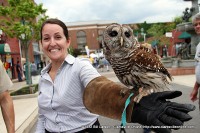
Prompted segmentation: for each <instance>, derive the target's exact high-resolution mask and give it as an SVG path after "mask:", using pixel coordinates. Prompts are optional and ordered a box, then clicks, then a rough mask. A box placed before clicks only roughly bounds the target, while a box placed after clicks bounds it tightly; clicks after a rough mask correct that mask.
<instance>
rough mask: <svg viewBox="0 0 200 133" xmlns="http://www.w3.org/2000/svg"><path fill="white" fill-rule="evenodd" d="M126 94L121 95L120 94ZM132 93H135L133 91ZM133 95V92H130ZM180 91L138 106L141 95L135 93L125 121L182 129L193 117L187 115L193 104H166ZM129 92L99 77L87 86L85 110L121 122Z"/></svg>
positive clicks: (144, 100)
mask: <svg viewBox="0 0 200 133" xmlns="http://www.w3.org/2000/svg"><path fill="white" fill-rule="evenodd" d="M124 91H125V92H127V93H124V94H125V95H122V93H121V92H124ZM131 92H132V91H131ZM131 94H132V93H131ZM181 94H182V93H181V92H180V91H172V92H170V91H166V92H158V93H153V94H150V95H148V96H144V97H143V98H142V99H141V100H140V102H139V103H135V102H134V98H135V96H137V95H138V92H133V96H132V97H131V98H130V103H129V105H128V106H127V108H126V122H130V123H131V122H132V123H133V122H134V123H140V124H142V125H146V126H173V125H174V126H181V125H183V123H184V122H185V121H188V120H190V119H191V118H192V117H191V116H190V115H188V114H187V113H188V112H190V111H193V110H194V109H195V106H193V105H191V104H179V103H175V102H170V101H167V100H166V99H173V98H175V97H179V96H180V95H181ZM129 96H130V93H129V89H128V88H127V87H125V86H123V85H121V84H117V83H115V82H113V81H111V80H108V79H107V78H105V77H103V76H100V77H97V78H95V79H93V80H92V81H90V83H89V84H88V85H87V87H86V88H85V90H84V94H83V103H84V105H85V107H86V108H87V109H88V110H89V111H90V112H91V113H94V114H98V115H102V116H105V117H108V118H112V119H117V120H121V118H122V113H123V111H124V108H125V103H126V100H127V99H128V98H129ZM155 131H156V132H162V133H164V132H166V133H168V132H170V131H171V129H167V128H159V129H155Z"/></svg>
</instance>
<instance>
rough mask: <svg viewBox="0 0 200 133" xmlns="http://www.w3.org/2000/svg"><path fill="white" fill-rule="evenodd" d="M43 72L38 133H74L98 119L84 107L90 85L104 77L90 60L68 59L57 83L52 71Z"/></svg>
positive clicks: (71, 57) (68, 57)
mask: <svg viewBox="0 0 200 133" xmlns="http://www.w3.org/2000/svg"><path fill="white" fill-rule="evenodd" d="M50 67H51V64H49V65H47V66H46V67H45V68H44V69H43V70H42V72H41V78H40V81H39V96H38V105H39V118H38V124H37V130H36V132H37V133H44V129H47V130H48V131H50V132H64V133H74V132H77V131H80V130H83V129H85V128H88V127H89V126H91V125H92V124H93V123H94V122H95V121H96V120H97V117H98V115H95V114H92V113H90V112H89V111H88V110H87V109H86V108H85V106H84V104H83V92H84V89H85V87H86V86H87V84H88V83H89V82H90V81H91V80H92V79H94V78H96V77H99V76H100V74H99V73H98V72H97V70H96V69H95V68H94V67H93V66H92V65H91V64H90V62H89V60H86V59H79V58H74V57H73V56H71V55H67V57H66V58H65V61H64V62H63V64H62V65H61V67H60V68H59V70H58V72H57V74H56V77H55V79H54V82H53V81H52V80H51V78H50V76H49V74H48V71H49V69H50Z"/></svg>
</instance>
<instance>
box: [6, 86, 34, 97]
mask: <svg viewBox="0 0 200 133" xmlns="http://www.w3.org/2000/svg"><path fill="white" fill-rule="evenodd" d="M31 87H33V88H34V89H33V93H36V92H37V91H38V84H35V85H32V86H31ZM27 94H32V92H30V89H29V86H25V87H22V88H21V89H19V90H17V91H15V92H11V93H10V95H11V96H16V95H27Z"/></svg>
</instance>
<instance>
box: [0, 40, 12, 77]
mask: <svg viewBox="0 0 200 133" xmlns="http://www.w3.org/2000/svg"><path fill="white" fill-rule="evenodd" d="M10 53H11V50H10V46H9V45H8V44H7V43H4V44H0V59H1V61H2V62H3V64H4V67H5V69H6V72H7V73H8V75H9V77H10V78H11V79H12V69H11V68H12V58H11V55H10Z"/></svg>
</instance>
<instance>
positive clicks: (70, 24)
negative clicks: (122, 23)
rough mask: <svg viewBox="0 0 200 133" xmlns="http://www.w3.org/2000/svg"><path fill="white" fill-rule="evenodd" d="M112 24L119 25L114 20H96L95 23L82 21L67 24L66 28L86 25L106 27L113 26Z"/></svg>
mask: <svg viewBox="0 0 200 133" xmlns="http://www.w3.org/2000/svg"><path fill="white" fill-rule="evenodd" d="M111 23H117V22H116V21H113V20H107V21H103V20H96V21H95V20H94V21H80V22H66V23H65V24H66V26H85V25H105V24H111Z"/></svg>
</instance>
